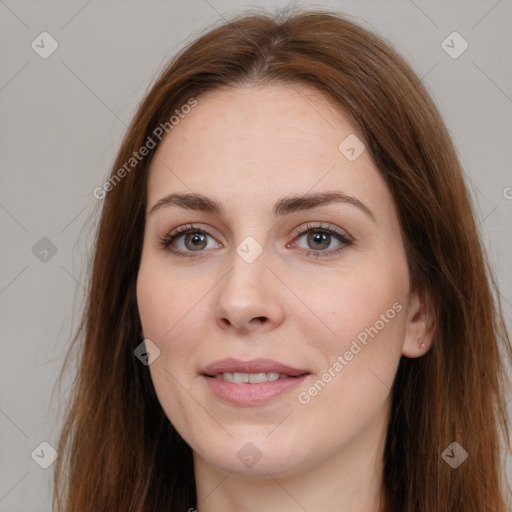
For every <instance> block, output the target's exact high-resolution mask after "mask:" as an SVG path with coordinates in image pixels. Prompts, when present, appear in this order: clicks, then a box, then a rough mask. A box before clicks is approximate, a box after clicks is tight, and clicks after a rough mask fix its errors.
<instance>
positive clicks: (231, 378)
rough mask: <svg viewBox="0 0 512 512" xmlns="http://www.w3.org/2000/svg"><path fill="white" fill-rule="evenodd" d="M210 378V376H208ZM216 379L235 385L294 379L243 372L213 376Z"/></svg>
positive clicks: (282, 374) (276, 374) (272, 374)
mask: <svg viewBox="0 0 512 512" xmlns="http://www.w3.org/2000/svg"><path fill="white" fill-rule="evenodd" d="M207 377H210V375H207ZM212 377H215V378H216V379H221V380H225V381H226V382H233V383H234V384H261V383H262V382H272V381H274V380H279V379H293V378H295V377H292V376H290V375H286V374H285V373H278V372H259V373H243V372H233V373H231V372H226V373H217V374H216V375H212Z"/></svg>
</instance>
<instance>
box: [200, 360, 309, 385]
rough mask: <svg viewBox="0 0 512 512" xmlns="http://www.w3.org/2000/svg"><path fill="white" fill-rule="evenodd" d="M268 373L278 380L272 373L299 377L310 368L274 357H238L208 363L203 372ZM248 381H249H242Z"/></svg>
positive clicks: (215, 374)
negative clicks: (273, 358) (286, 362)
mask: <svg viewBox="0 0 512 512" xmlns="http://www.w3.org/2000/svg"><path fill="white" fill-rule="evenodd" d="M263 373H265V374H267V378H268V377H269V375H270V378H268V380H277V379H276V378H275V377H273V376H272V374H274V375H275V374H277V375H278V376H279V378H289V377H299V376H301V375H304V374H307V373H309V372H308V370H305V369H299V368H293V367H291V366H288V365H285V364H282V363H279V362H277V361H274V360H272V359H253V360H251V361H240V360H238V359H232V358H229V359H222V360H220V361H217V362H215V363H212V364H210V365H208V366H207V367H206V368H205V369H204V370H203V371H202V374H203V375H206V376H207V377H217V376H218V375H226V374H242V375H244V374H245V375H261V374H263ZM241 382H247V381H241Z"/></svg>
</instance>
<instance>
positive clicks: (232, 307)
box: [213, 253, 284, 334]
mask: <svg viewBox="0 0 512 512" xmlns="http://www.w3.org/2000/svg"><path fill="white" fill-rule="evenodd" d="M267 263H268V262H267V260H266V258H265V254H264V253H263V254H261V255H260V256H259V257H258V258H257V259H256V260H255V261H253V262H251V263H248V262H246V261H244V259H243V258H241V257H240V256H239V255H238V254H236V253H233V256H232V267H231V269H230V271H229V272H228V273H227V274H226V276H225V277H224V278H223V279H222V280H221V282H220V283H219V285H218V286H217V287H216V288H215V293H216V296H215V299H214V304H213V315H214V317H215V323H216V325H218V326H219V327H220V328H221V329H223V330H227V331H232V332H233V333H237V334H247V333H250V332H252V331H254V330H257V329H259V330H263V331H270V330H272V329H275V328H276V327H278V326H279V325H280V324H281V323H282V322H283V319H284V307H283V306H284V302H283V300H282V298H283V297H282V296H281V294H282V293H283V290H282V289H281V288H282V284H281V283H280V282H279V280H277V279H276V278H275V274H274V272H272V271H271V270H270V269H269V268H268V267H267Z"/></svg>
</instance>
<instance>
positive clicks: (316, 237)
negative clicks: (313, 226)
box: [308, 231, 331, 249]
mask: <svg viewBox="0 0 512 512" xmlns="http://www.w3.org/2000/svg"><path fill="white" fill-rule="evenodd" d="M330 238H331V235H329V234H327V233H320V232H318V231H316V232H315V233H311V234H310V235H309V236H308V243H309V242H312V243H313V244H315V245H317V247H315V249H326V248H327V247H329V243H330ZM318 246H320V247H318Z"/></svg>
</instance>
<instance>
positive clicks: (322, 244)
mask: <svg viewBox="0 0 512 512" xmlns="http://www.w3.org/2000/svg"><path fill="white" fill-rule="evenodd" d="M297 233H298V236H297V238H296V239H295V241H294V242H292V243H291V244H288V245H287V247H293V246H296V245H298V246H299V248H301V249H303V250H305V251H306V256H307V257H312V258H319V257H323V256H332V255H333V254H336V253H338V252H339V251H341V250H342V249H344V248H345V247H347V246H349V245H350V244H352V242H353V240H352V239H351V238H349V236H348V235H347V234H346V233H344V232H342V231H340V230H339V229H338V228H333V227H330V226H329V225H326V224H317V225H313V224H306V225H305V226H301V227H299V228H298V229H297ZM301 240H303V243H301V244H298V243H297V242H300V241H301ZM304 244H305V247H304Z"/></svg>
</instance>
